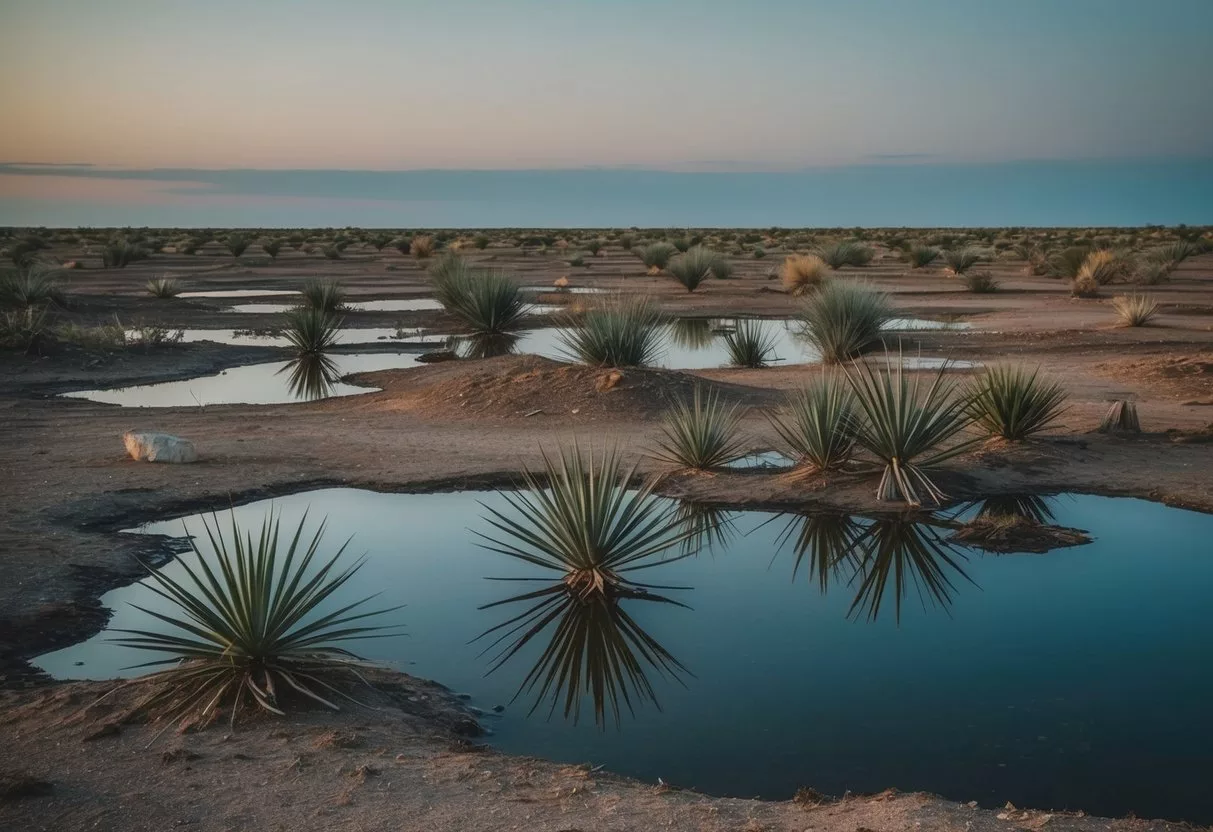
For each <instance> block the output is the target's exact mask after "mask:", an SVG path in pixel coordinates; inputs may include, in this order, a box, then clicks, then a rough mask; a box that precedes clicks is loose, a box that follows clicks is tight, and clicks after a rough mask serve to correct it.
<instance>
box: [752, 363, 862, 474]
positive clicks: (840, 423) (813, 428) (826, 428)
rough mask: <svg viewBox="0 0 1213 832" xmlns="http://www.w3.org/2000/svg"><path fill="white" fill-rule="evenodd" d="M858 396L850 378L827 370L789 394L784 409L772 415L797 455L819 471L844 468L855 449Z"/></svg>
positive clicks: (786, 443) (781, 437)
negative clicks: (826, 372) (829, 372)
mask: <svg viewBox="0 0 1213 832" xmlns="http://www.w3.org/2000/svg"><path fill="white" fill-rule="evenodd" d="M855 415H856V414H855V397H854V394H853V393H852V392H851V388H850V386H849V385H848V384H847V382H846V378H845V377H843V376H840V375H836V374H825V373H823V374H822V375H821V376H820V377H819V378H817V379H815V380H814V381H812V382H810V383H809V384H808V385H807V386H806V387H805V388H804V389H803V390H801V391H800V392H798V393H793V394H791V395H789V396H788V403H787V406H786V408H785V409H784V412H783V413H781V414H775V415H772V416H771V417H770V420H771V426H772V427H774V428H775V432H776V433H778V434H779V438H780V439H782V440H783V442H784V444H785V445H787V447H788V449H789V450H791V452H792V454H793V456H795V457H797V458H798V459H800V460H801V461H802V462H805V463H808V465H809V466H810V467H811V468H812V469H813V470H815V471H828V470H832V469H836V468H840V467H842V466H843V465H845V464H846V463H847V462H848V461H849V460H850V459H851V456H852V454H853V453H854V449H855Z"/></svg>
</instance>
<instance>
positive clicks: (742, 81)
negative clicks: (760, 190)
mask: <svg viewBox="0 0 1213 832" xmlns="http://www.w3.org/2000/svg"><path fill="white" fill-rule="evenodd" d="M1210 32H1213V0H1150V1H1149V2H1146V0H1132V1H1131V2H1130V1H1128V0H1014V2H1012V1H1011V0H851V2H846V3H843V2H813V1H812V0H786V1H783V0H750V2H712V0H700V2H693V1H692V0H649V1H648V2H640V1H639V0H612V2H607V1H606V0H602V1H601V2H588V1H587V0H580V1H579V0H563V2H559V1H558V0H547V1H546V2H545V1H544V0H480V1H479V2H476V1H474V0H435V2H407V0H401V1H400V2H389V1H388V0H345V2H318V0H317V1H315V2H311V1H309V0H294V1H293V2H286V1H285V0H257V2H237V1H236V0H0V70H2V72H3V78H4V79H5V80H4V82H3V84H2V85H0V112H3V113H4V122H5V127H4V129H3V131H0V162H82V163H92V164H100V165H117V166H123V167H139V168H149V167H160V166H173V167H184V168H188V167H203V168H225V167H250V168H347V169H394V170H401V169H417V168H435V167H438V168H551V167H579V166H595V165H603V166H632V165H635V166H651V167H660V168H667V169H699V170H713V169H741V170H781V169H788V168H796V167H800V166H807V165H836V164H841V165H846V164H857V163H858V164H864V163H871V162H873V161H882V160H886V159H887V160H888V161H894V160H893V158H892V157H898V158H897V159H896V161H898V162H903V163H904V162H906V161H907V160H908V161H929V162H935V163H965V162H1001V161H1009V160H1020V159H1084V160H1085V159H1109V158H1113V159H1114V158H1163V157H1177V156H1178V157H1185V156H1186V157H1209V156H1211V155H1213V48H1211V45H1210V44H1211V40H1210V38H1211V37H1213V36H1211V35H1210Z"/></svg>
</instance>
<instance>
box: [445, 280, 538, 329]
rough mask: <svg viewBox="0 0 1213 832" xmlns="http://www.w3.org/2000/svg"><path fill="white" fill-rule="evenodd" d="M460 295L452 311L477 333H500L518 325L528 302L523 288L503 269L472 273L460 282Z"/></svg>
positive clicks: (455, 299)
mask: <svg viewBox="0 0 1213 832" xmlns="http://www.w3.org/2000/svg"><path fill="white" fill-rule="evenodd" d="M458 285H459V287H460V288H459V290H457V291H458V294H459V296H458V297H456V298H454V299H453V305H452V308H451V309H450V310H449V311H451V312H453V313H454V314H455V315H457V316H458V317H459V318H460V319H461V320H462V321H463V322H464V323H465V324H466V325H467V326H468V327H469V328H470V329H471V330H472V333H473V334H474V335H500V334H502V333H505V332H508V331H509V330H511V329H514V328H516V327H517V326H518V323H519V321H521V320H522V317H523V316H524V315H525V314H526V310H527V305H526V302H525V300H524V299H523V295H522V290H521V289H519V287H518V284H517V283H515V282H514V281H513V280H512V279H511V278H510V277H509V276H508V275H505V274H503V273H501V272H471V273H469V276H468V277H467V278H466V279H461V280H460V281H459V284H458Z"/></svg>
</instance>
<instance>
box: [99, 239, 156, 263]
mask: <svg viewBox="0 0 1213 832" xmlns="http://www.w3.org/2000/svg"><path fill="white" fill-rule="evenodd" d="M150 256H151V255H150V253H149V252H148V250H147V249H145V248H144V247H143V246H141V245H139V244H137V243H132V242H130V241H128V240H115V241H114V242H111V243H109V244H108V245H107V246H105V248H103V249H102V250H101V262H102V264H103V265H104V266H105V268H107V269H125V268H126V267H127V266H128V265H129V264H131V263H134V262H136V261H138V260H145V259H147V258H148V257H150Z"/></svg>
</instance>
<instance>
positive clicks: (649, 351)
mask: <svg viewBox="0 0 1213 832" xmlns="http://www.w3.org/2000/svg"><path fill="white" fill-rule="evenodd" d="M569 324H570V325H569V326H568V327H567V328H566V329H565V330H563V331H562V332H561V334H560V337H561V341H562V342H563V346H564V350H565V352H566V354H568V355H569V356H570V357H572V358H574V359H576V360H578V361H581V362H583V363H585V364H591V365H596V366H600V367H644V366H647V365H649V364H652V363H653V362H655V361H656V360H657V358H658V357H659V355H660V351H661V331H660V324H661V313H660V312H659V311H658V310H657V307H656V306H654V305H653V304H652V303H650V302H649V301H648V300H646V299H644V298H612V299H608V300H606V301H603V302H601V303H596V304H594V305H592V306H590V307H589V308H588V309H586V311H585V314H583V315H582V316H581V317H580V319H578V320H576V321H570V322H569Z"/></svg>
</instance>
